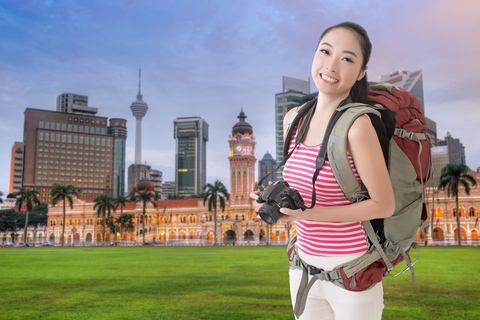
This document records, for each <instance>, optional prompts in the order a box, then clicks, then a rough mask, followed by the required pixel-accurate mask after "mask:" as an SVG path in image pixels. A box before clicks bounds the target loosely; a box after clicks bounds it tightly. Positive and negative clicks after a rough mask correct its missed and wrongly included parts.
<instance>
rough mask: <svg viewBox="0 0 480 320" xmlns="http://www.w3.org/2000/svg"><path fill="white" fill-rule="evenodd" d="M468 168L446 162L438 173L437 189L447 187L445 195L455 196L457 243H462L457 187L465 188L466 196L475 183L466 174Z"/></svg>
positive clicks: (472, 178) (473, 179)
mask: <svg viewBox="0 0 480 320" xmlns="http://www.w3.org/2000/svg"><path fill="white" fill-rule="evenodd" d="M469 170H470V168H469V167H468V166H466V165H464V164H454V163H449V164H447V165H446V166H445V167H444V168H443V169H442V172H441V174H440V183H439V184H438V189H441V190H445V189H447V195H448V197H449V198H450V195H452V196H454V197H455V206H456V216H457V236H458V245H459V246H461V245H462V241H461V233H460V210H459V207H458V193H459V187H460V186H462V187H463V188H464V189H465V193H466V194H467V196H469V195H470V186H475V185H477V181H476V180H475V178H474V177H472V176H471V175H469V174H468V171H469Z"/></svg>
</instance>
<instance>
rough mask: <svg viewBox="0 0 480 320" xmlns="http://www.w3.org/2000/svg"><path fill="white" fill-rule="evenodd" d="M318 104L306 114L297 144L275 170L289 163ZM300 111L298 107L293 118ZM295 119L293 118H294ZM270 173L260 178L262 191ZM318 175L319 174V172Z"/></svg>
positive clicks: (296, 140)
mask: <svg viewBox="0 0 480 320" xmlns="http://www.w3.org/2000/svg"><path fill="white" fill-rule="evenodd" d="M316 106H317V103H316V102H315V103H314V104H313V105H312V106H311V108H310V109H309V110H308V112H307V114H306V115H305V119H304V121H303V123H302V125H301V126H300V130H299V131H298V134H297V137H296V139H295V145H294V147H293V149H292V151H290V152H289V153H288V154H287V155H286V156H285V157H283V159H282V161H281V162H280V164H279V165H278V166H277V167H276V168H275V169H274V170H273V172H275V171H277V170H278V169H280V168H281V167H283V166H284V165H285V163H287V160H288V159H289V158H290V156H291V155H292V154H293V151H295V149H296V148H297V146H298V145H299V144H300V142H301V141H302V139H303V136H304V135H305V132H306V131H307V126H308V124H309V123H310V120H311V119H312V116H313V113H314V112H315V107H316ZM298 111H299V109H297V112H296V113H295V114H293V115H292V118H295V117H296V116H298ZM292 120H293V119H292ZM269 175H270V173H269V174H267V175H266V176H264V177H263V178H262V179H260V181H259V182H258V183H257V187H258V188H259V190H260V191H263V188H264V187H263V180H265V178H267V177H268V176H269ZM317 175H318V174H317Z"/></svg>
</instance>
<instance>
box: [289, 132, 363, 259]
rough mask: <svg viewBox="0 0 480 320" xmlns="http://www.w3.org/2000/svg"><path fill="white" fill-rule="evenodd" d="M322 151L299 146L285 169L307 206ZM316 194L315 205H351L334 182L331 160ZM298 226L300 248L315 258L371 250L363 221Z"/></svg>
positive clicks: (298, 223)
mask: <svg viewBox="0 0 480 320" xmlns="http://www.w3.org/2000/svg"><path fill="white" fill-rule="evenodd" d="M296 133H297V130H296V129H295V134H293V135H292V138H291V140H290V147H289V150H288V151H289V152H291V151H292V149H293V147H294V146H295V137H296ZM319 151H320V145H317V146H313V147H311V146H306V145H305V144H303V143H300V144H299V145H298V146H297V148H295V150H294V152H293V154H292V155H291V156H290V158H289V159H288V160H287V163H286V164H285V167H284V169H283V178H284V179H285V181H287V182H288V183H289V184H290V187H292V188H295V189H297V190H298V191H299V192H300V194H301V195H302V197H303V200H304V201H305V204H306V205H307V206H310V205H311V204H312V177H313V174H314V172H315V159H316V158H317V155H318V152H319ZM348 158H349V161H350V165H351V166H352V169H353V171H354V172H355V175H356V177H357V180H358V181H359V183H360V177H359V176H358V174H357V171H356V169H355V165H354V163H353V159H352V157H351V156H350V155H348ZM315 192H316V198H317V199H316V204H315V206H323V207H329V206H344V205H349V204H350V203H351V202H350V201H349V200H348V199H347V198H346V197H345V195H344V194H343V192H342V189H340V186H339V185H338V183H337V181H336V180H335V176H334V175H333V172H332V169H331V167H330V163H329V162H328V159H327V160H326V161H325V164H324V166H323V167H322V169H321V170H320V173H319V175H318V178H317V181H316V182H315ZM307 210H308V209H307ZM295 226H296V229H297V247H298V249H299V250H301V251H303V252H304V253H307V254H310V255H313V256H338V255H347V254H355V253H362V252H364V251H366V250H368V238H367V236H366V234H365V230H364V229H363V226H362V223H361V222H339V221H328V222H320V221H312V220H296V221H295Z"/></svg>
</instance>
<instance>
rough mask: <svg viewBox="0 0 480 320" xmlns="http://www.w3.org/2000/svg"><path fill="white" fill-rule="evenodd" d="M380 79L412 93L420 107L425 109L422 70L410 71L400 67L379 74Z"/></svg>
mask: <svg viewBox="0 0 480 320" xmlns="http://www.w3.org/2000/svg"><path fill="white" fill-rule="evenodd" d="M380 81H381V82H388V83H391V84H394V85H397V86H399V87H402V88H404V89H405V90H407V91H409V92H411V93H413V94H414V95H415V97H416V98H417V100H418V102H420V105H421V106H422V109H423V110H424V111H425V103H424V99H423V74H422V70H417V71H414V72H411V71H407V70H405V69H400V70H398V71H394V72H390V73H389V74H385V75H383V76H380Z"/></svg>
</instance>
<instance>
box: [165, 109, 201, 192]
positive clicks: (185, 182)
mask: <svg viewBox="0 0 480 320" xmlns="http://www.w3.org/2000/svg"><path fill="white" fill-rule="evenodd" d="M173 124H174V133H173V138H174V139H175V183H176V189H175V193H176V194H177V195H178V196H183V197H187V198H189V197H192V196H193V195H198V194H201V193H202V192H203V187H204V186H205V185H206V183H207V141H208V123H207V122H206V121H205V120H203V119H202V118H200V117H185V118H177V119H176V120H174V122H173Z"/></svg>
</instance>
